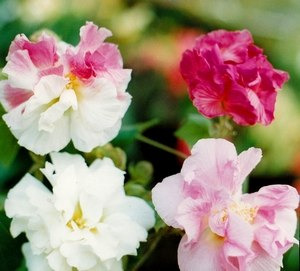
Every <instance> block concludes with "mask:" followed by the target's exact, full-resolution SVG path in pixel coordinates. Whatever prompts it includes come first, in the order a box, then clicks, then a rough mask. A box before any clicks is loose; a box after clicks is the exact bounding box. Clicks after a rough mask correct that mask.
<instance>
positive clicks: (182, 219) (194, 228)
mask: <svg viewBox="0 0 300 271" xmlns="http://www.w3.org/2000/svg"><path fill="white" fill-rule="evenodd" d="M210 208H211V204H210V202H205V201H202V200H194V199H191V198H186V199H185V200H184V201H183V202H182V203H181V204H180V205H179V206H178V208H177V216H176V221H177V222H178V224H179V225H180V226H182V228H183V229H184V230H185V233H186V236H187V237H188V239H187V242H190V241H197V240H198V238H199V236H200V234H201V233H202V232H203V230H204V229H205V228H206V227H207V220H208V215H209V211H210Z"/></svg>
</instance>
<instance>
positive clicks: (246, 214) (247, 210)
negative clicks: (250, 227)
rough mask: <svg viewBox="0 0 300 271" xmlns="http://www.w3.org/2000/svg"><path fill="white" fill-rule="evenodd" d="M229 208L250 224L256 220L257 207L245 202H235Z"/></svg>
mask: <svg viewBox="0 0 300 271" xmlns="http://www.w3.org/2000/svg"><path fill="white" fill-rule="evenodd" d="M229 209H230V210H231V211H233V212H234V213H236V214H237V215H239V216H240V217H241V218H243V219H244V220H245V221H247V222H248V223H250V224H252V223H253V222H254V219H255V216H256V213H257V207H253V206H251V205H250V204H247V203H244V202H239V203H235V202H234V203H232V204H231V205H230V206H229Z"/></svg>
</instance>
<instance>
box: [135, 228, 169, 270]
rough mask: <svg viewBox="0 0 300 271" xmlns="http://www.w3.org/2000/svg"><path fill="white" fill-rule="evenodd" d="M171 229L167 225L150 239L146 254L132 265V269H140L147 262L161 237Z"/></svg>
mask: <svg viewBox="0 0 300 271" xmlns="http://www.w3.org/2000/svg"><path fill="white" fill-rule="evenodd" d="M168 231H169V227H165V228H163V229H161V230H160V231H159V232H158V233H157V235H156V236H154V238H153V239H152V240H151V241H150V245H149V247H148V249H147V251H146V252H145V254H144V255H143V256H142V257H141V258H140V259H139V260H138V261H137V262H136V264H135V265H134V266H133V267H132V269H131V270H132V271H138V270H139V268H140V267H141V266H143V264H144V263H145V261H146V260H147V259H148V258H149V257H150V256H151V254H152V253H153V251H154V250H155V248H156V247H157V245H158V243H159V241H160V239H161V238H162V237H163V236H164V235H165V234H166V233H167V232H168Z"/></svg>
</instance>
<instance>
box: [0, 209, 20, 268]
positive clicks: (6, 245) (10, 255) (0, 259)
mask: <svg viewBox="0 0 300 271" xmlns="http://www.w3.org/2000/svg"><path fill="white" fill-rule="evenodd" d="M9 224H10V220H9V219H8V218H7V217H6V216H5V214H4V211H0V236H1V242H0V270H3V271H4V270H7V271H10V270H11V271H13V270H16V269H17V268H18V267H19V266H20V262H21V259H22V255H21V251H20V246H21V244H22V238H20V237H19V238H17V239H13V238H12V237H11V235H10V232H9Z"/></svg>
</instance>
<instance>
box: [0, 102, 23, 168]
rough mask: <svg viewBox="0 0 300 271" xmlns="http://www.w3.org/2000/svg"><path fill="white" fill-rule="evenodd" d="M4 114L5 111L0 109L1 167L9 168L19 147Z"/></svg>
mask: <svg viewBox="0 0 300 271" xmlns="http://www.w3.org/2000/svg"><path fill="white" fill-rule="evenodd" d="M3 114H4V110H3V108H2V107H0V116H1V117H0V138H1V140H0V165H2V166H3V167H9V166H10V165H11V163H12V162H13V161H14V159H15V158H16V155H17V154H18V150H19V145H18V144H17V140H16V139H15V137H14V136H13V135H12V133H11V132H10V130H9V128H8V127H7V125H6V123H5V122H4V121H3V119H2V116H3Z"/></svg>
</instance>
